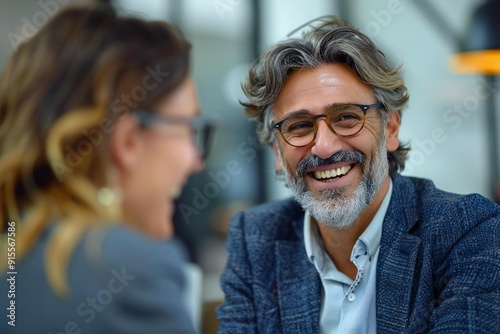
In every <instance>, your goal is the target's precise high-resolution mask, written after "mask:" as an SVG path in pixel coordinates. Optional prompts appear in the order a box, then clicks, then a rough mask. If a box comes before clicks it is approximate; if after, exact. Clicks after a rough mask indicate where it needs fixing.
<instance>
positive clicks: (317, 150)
mask: <svg viewBox="0 0 500 334" xmlns="http://www.w3.org/2000/svg"><path fill="white" fill-rule="evenodd" d="M316 124H317V127H318V130H317V132H316V138H315V140H314V144H313V147H312V148H311V153H312V154H314V155H316V156H318V157H319V158H322V159H326V158H329V157H331V156H332V155H333V154H334V153H335V152H337V151H339V150H340V146H339V143H340V138H339V137H338V136H337V135H336V134H335V133H333V131H332V130H330V128H329V127H328V124H327V123H326V119H324V118H320V119H317V120H316Z"/></svg>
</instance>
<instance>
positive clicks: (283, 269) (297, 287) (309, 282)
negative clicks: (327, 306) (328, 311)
mask: <svg viewBox="0 0 500 334" xmlns="http://www.w3.org/2000/svg"><path fill="white" fill-rule="evenodd" d="M302 223H303V222H294V224H295V227H296V228H300V226H303V224H302ZM297 234H298V235H299V240H297V241H289V240H278V241H276V243H275V258H276V264H277V266H276V277H277V286H278V303H279V308H280V314H281V323H282V329H283V333H301V334H302V333H319V316H320V306H321V281H320V278H319V275H318V272H317V271H316V268H314V265H313V264H312V263H311V262H310V261H309V259H308V258H307V254H306V251H305V246H304V242H303V240H302V239H303V236H302V234H303V233H302V231H300V232H298V231H297Z"/></svg>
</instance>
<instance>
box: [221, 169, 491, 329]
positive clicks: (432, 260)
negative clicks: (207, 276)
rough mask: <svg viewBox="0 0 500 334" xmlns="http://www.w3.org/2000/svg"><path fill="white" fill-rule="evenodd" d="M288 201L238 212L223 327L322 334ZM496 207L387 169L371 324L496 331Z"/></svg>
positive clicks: (314, 280)
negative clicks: (388, 187) (389, 187)
mask: <svg viewBox="0 0 500 334" xmlns="http://www.w3.org/2000/svg"><path fill="white" fill-rule="evenodd" d="M303 219H304V212H303V210H302V208H301V207H300V206H299V204H297V203H296V202H295V201H294V200H293V199H288V200H284V201H279V202H274V203H269V204H265V205H262V206H259V207H256V208H253V209H251V210H248V211H245V212H242V213H239V214H238V215H236V216H235V217H234V218H233V220H232V222H231V227H230V231H229V237H228V240H227V245H226V247H227V251H228V253H229V259H228V262H227V265H226V268H225V270H224V273H223V275H222V277H221V285H222V289H223V290H224V293H225V301H224V303H223V305H221V306H220V307H219V308H218V310H217V316H218V319H219V321H220V327H219V333H231V334H235V333H246V334H248V333H270V334H271V333H272V334H277V333H300V334H306V333H319V317H320V303H321V289H322V287H321V281H320V278H319V275H318V273H317V271H316V269H315V267H314V265H313V264H312V263H311V262H310V261H309V260H308V259H307V255H306V251H305V247H304V240H303V237H304V236H303ZM499 240H500V206H498V205H496V204H494V203H492V202H491V201H489V200H487V199H485V198H484V197H481V196H479V195H467V196H463V195H456V194H451V193H447V192H444V191H441V190H438V189H436V188H435V186H434V184H433V183H432V182H431V181H428V180H424V179H418V178H408V177H403V176H401V175H398V174H396V175H394V176H393V194H392V198H391V202H390V204H389V208H388V211H387V213H386V216H385V219H384V224H383V230H382V240H381V244H380V254H379V260H378V265H377V301H376V304H377V332H378V333H382V334H389V333H412V334H415V333H476V334H477V333H488V334H491V333H500V242H499Z"/></svg>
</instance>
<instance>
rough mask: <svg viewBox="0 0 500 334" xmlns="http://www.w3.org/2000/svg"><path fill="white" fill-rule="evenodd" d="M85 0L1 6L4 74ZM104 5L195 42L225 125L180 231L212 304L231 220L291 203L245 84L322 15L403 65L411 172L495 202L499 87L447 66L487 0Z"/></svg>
mask: <svg viewBox="0 0 500 334" xmlns="http://www.w3.org/2000/svg"><path fill="white" fill-rule="evenodd" d="M80 2H90V0H73V1H71V0H18V1H11V0H0V31H1V32H2V33H1V34H0V66H3V64H4V63H5V61H6V59H7V57H8V56H9V54H10V53H11V52H12V51H13V48H14V47H15V45H16V43H17V41H18V40H19V38H21V39H22V38H25V37H29V34H31V33H32V32H31V31H32V30H33V29H37V28H39V26H41V25H42V24H43V23H44V22H45V21H46V20H47V19H48V18H49V17H50V16H52V15H53V14H54V12H55V11H57V10H59V7H61V6H62V5H63V4H66V3H80ZM107 2H110V3H111V4H112V5H114V6H115V7H116V8H118V9H119V11H120V12H121V13H123V14H126V15H137V16H140V17H143V18H149V19H156V20H167V21H170V22H173V23H175V24H176V25H177V26H179V27H180V28H181V29H182V30H183V32H184V33H185V35H186V36H187V37H188V39H189V40H190V41H191V42H192V44H193V53H192V61H193V70H192V73H193V76H194V78H195V81H196V83H197V86H198V92H199V97H200V101H201V106H202V110H203V112H204V114H205V115H207V116H208V117H210V118H212V119H214V120H216V121H217V122H218V125H219V126H218V127H219V129H218V132H217V135H216V137H215V140H214V145H213V150H212V154H211V156H210V158H209V160H208V162H207V164H206V169H205V171H204V172H203V173H200V174H199V175H196V176H195V177H193V178H192V179H191V180H190V182H189V184H188V185H187V187H186V188H185V189H184V192H183V195H182V198H181V199H180V200H179V203H178V212H177V217H176V223H177V227H176V228H177V232H178V234H179V236H180V238H181V239H182V240H183V241H184V243H185V245H186V250H187V252H188V253H189V256H190V257H191V260H192V261H193V262H195V263H198V264H199V265H200V266H201V268H202V270H203V272H204V289H203V299H204V301H210V300H217V299H221V298H222V292H221V291H220V288H219V286H218V278H219V274H220V272H221V271H222V269H223V265H224V262H225V259H226V254H225V252H224V250H223V246H222V245H223V242H224V238H225V231H226V226H227V223H228V221H229V219H230V217H231V216H232V215H233V214H234V213H235V212H236V211H238V210H241V209H244V208H246V207H249V206H253V205H255V204H258V203H261V202H263V201H268V200H272V199H277V198H283V197H285V196H289V193H288V191H287V189H286V188H285V187H283V185H282V184H280V183H279V182H277V181H276V180H275V176H274V158H273V156H272V154H271V151H270V150H268V149H267V148H262V147H260V146H259V145H258V143H257V140H256V137H255V135H254V129H253V125H252V124H251V123H249V122H248V121H247V120H246V118H245V117H244V115H243V112H242V108H241V106H240V105H239V103H238V100H241V99H244V96H243V94H242V93H241V89H240V84H241V82H242V81H243V80H244V78H245V75H246V71H247V69H248V67H249V64H251V63H252V62H253V61H254V60H255V59H256V57H257V56H258V54H259V53H260V52H261V51H262V50H264V49H266V48H268V47H269V46H270V45H272V44H273V43H275V42H277V41H279V40H281V39H283V38H285V37H286V35H287V34H288V33H289V32H290V31H292V30H294V29H295V28H297V27H298V26H300V25H302V24H303V23H305V22H307V21H309V20H311V19H313V18H316V17H318V16H322V15H326V14H338V15H340V16H342V17H343V18H345V19H347V20H348V21H350V22H351V23H353V24H354V25H356V26H358V27H359V28H360V29H361V30H362V31H364V32H365V33H366V34H368V35H369V36H370V37H372V38H373V39H374V41H375V42H376V43H377V44H378V45H379V46H380V47H381V48H382V49H383V51H384V52H385V53H386V55H387V56H388V57H389V59H390V60H391V61H392V62H393V63H394V64H399V63H402V64H403V67H404V70H405V73H406V80H407V85H408V87H409V90H410V94H411V99H410V105H409V108H408V109H407V110H405V111H404V115H403V119H402V127H401V132H400V137H401V139H402V140H403V141H409V142H410V143H411V145H412V148H413V150H412V151H411V153H410V158H409V161H408V164H407V170H406V171H405V172H404V174H406V175H415V176H420V177H425V178H430V179H433V180H434V182H435V183H436V185H437V186H438V187H440V188H443V189H446V190H449V191H452V192H457V193H480V194H482V195H484V196H486V197H489V198H491V199H493V197H494V191H493V188H494V186H493V175H497V176H498V175H499V174H500V170H498V169H497V170H495V171H494V170H493V169H494V168H498V167H495V166H498V161H497V162H496V164H495V163H493V162H492V159H491V158H492V156H495V154H493V153H494V152H493V153H492V151H491V150H492V147H493V146H491V141H492V140H495V139H492V138H493V137H489V136H488V133H491V129H496V131H499V129H500V125H499V124H498V123H496V124H491V122H492V121H491V118H488V116H487V106H488V105H487V103H488V102H487V101H491V99H492V98H493V99H494V98H495V97H496V95H498V89H497V88H498V86H497V85H496V86H495V85H493V88H492V87H491V86H488V85H487V83H486V81H485V79H484V78H483V77H482V76H480V75H458V74H454V73H453V72H452V70H451V68H450V65H449V59H450V56H451V55H452V54H454V53H456V52H457V51H459V48H460V40H461V39H462V37H463V36H464V35H465V33H466V29H467V27H468V23H469V22H470V17H471V14H472V12H473V10H474V9H475V8H476V7H477V6H478V5H480V4H482V3H483V1H482V0H446V1H431V0H418V1H408V0H369V1H368V0H354V1H353V0H350V1H347V0H345V1H343V0H307V1H306V0H182V1H181V0H110V1H107ZM27 35H28V36H27ZM495 87H496V88H495ZM495 112H496V113H497V115H498V110H495ZM498 118H500V117H497V120H498ZM497 138H498V137H497ZM497 145H498V143H497ZM497 153H498V152H497Z"/></svg>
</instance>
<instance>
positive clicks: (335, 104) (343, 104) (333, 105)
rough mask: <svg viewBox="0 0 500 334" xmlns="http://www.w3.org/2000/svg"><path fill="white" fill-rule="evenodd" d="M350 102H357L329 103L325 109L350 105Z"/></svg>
mask: <svg viewBox="0 0 500 334" xmlns="http://www.w3.org/2000/svg"><path fill="white" fill-rule="evenodd" d="M348 104H355V103H354V102H335V103H330V104H328V105H326V106H325V107H324V108H323V110H324V111H325V112H326V111H329V110H331V109H333V108H335V107H338V106H345V105H348Z"/></svg>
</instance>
